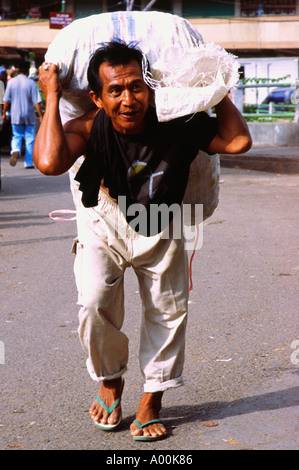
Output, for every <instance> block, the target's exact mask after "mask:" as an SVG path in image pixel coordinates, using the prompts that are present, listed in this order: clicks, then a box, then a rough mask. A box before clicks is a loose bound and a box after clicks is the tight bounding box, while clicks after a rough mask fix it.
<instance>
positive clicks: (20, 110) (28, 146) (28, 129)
mask: <svg viewBox="0 0 299 470" xmlns="http://www.w3.org/2000/svg"><path fill="white" fill-rule="evenodd" d="M29 66H30V64H29V63H28V62H22V63H21V64H20V65H19V75H17V76H16V77H14V78H12V79H11V80H9V81H8V83H7V88H6V91H5V94H4V104H3V112H2V121H3V123H5V122H6V119H7V117H6V112H7V111H8V109H9V108H10V114H11V127H12V139H11V157H10V160H9V163H10V165H11V166H15V165H16V163H17V161H18V158H19V156H20V154H21V149H22V141H23V139H25V162H24V167H25V168H34V165H33V146H34V141H35V109H36V111H37V113H38V116H39V118H40V120H41V119H42V108H41V101H42V100H41V96H40V93H39V90H38V88H37V85H36V83H35V82H34V80H31V79H30V78H28V73H29Z"/></svg>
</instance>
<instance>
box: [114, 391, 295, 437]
mask: <svg viewBox="0 0 299 470" xmlns="http://www.w3.org/2000/svg"><path fill="white" fill-rule="evenodd" d="M296 406H299V386H298V387H292V388H287V389H284V390H279V391H275V392H269V393H264V394H261V395H255V396H250V397H244V398H240V399H237V400H232V401H229V402H224V401H223V402H222V401H215V402H208V403H202V404H194V405H185V406H182V405H179V406H170V407H165V408H163V410H162V414H161V419H162V420H165V423H166V424H167V426H169V427H177V426H180V425H182V424H185V423H189V424H190V423H192V422H203V421H204V422H206V421H216V420H221V419H225V418H229V417H233V416H240V415H246V414H249V413H255V412H257V411H269V410H278V409H282V408H291V407H296ZM134 419H135V416H128V417H126V418H125V419H124V421H123V426H122V428H123V427H127V426H129V425H130V424H131V423H132V421H133V420H134Z"/></svg>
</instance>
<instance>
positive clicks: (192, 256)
mask: <svg viewBox="0 0 299 470" xmlns="http://www.w3.org/2000/svg"><path fill="white" fill-rule="evenodd" d="M198 236H199V229H198V225H196V241H195V245H194V247H195V248H194V250H193V253H192V255H191V257H190V263H189V283H190V285H189V292H193V281H192V262H193V258H194V256H195V252H196V245H197V242H198Z"/></svg>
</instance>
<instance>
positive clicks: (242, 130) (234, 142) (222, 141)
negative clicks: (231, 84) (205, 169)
mask: <svg viewBox="0 0 299 470" xmlns="http://www.w3.org/2000/svg"><path fill="white" fill-rule="evenodd" d="M215 110H216V115H217V120H218V133H217V135H216V136H215V137H214V139H213V140H212V142H211V143H210V145H209V148H208V150H209V152H211V153H231V154H236V153H244V152H247V151H248V150H249V149H250V148H251V145H252V141H251V136H250V132H249V129H248V126H247V124H246V122H245V120H244V118H243V117H242V115H241V114H240V112H239V111H238V109H237V108H236V107H235V105H234V104H233V103H232V102H231V100H230V99H229V97H228V96H226V97H225V98H224V99H223V100H222V101H220V103H218V104H217V105H216V106H215Z"/></svg>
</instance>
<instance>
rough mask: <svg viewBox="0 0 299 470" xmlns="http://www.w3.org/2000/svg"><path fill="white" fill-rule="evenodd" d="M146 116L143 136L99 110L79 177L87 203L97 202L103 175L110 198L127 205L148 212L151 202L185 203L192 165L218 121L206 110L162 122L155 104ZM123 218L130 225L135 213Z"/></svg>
mask: <svg viewBox="0 0 299 470" xmlns="http://www.w3.org/2000/svg"><path fill="white" fill-rule="evenodd" d="M146 119H147V126H146V128H145V130H144V131H143V132H142V133H141V134H136V135H131V134H130V135H129V134H122V133H120V132H117V131H116V130H115V129H114V127H113V125H112V123H111V121H110V119H109V117H108V116H107V115H106V113H105V111H104V110H103V109H101V110H100V111H99V112H98V114H97V115H96V117H95V119H94V123H93V126H92V130H91V134H90V139H89V142H88V148H87V153H86V158H85V160H84V162H83V164H82V165H81V167H80V169H79V171H78V173H77V175H76V177H75V179H76V181H78V182H79V183H80V187H79V189H80V190H81V191H82V193H83V195H82V203H83V205H84V206H85V207H93V206H96V205H97V204H98V192H99V188H100V184H101V180H102V179H103V180H104V186H106V187H107V188H109V194H110V196H111V197H112V198H114V199H118V198H119V196H125V198H126V208H128V207H129V206H131V205H132V204H138V205H140V207H144V209H145V210H146V211H147V212H149V209H150V206H151V205H152V204H156V205H160V204H166V205H167V206H168V207H169V206H171V205H173V204H178V205H180V204H181V202H182V200H183V197H184V193H185V189H186V185H187V181H188V175H189V168H190V164H191V162H192V161H193V159H194V158H195V157H196V155H197V153H198V150H199V149H201V150H205V151H206V150H207V147H208V146H209V144H210V142H211V141H212V140H213V138H214V137H215V135H216V133H217V120H216V119H214V118H210V117H209V116H208V115H207V114H206V113H204V112H202V113H197V114H195V115H193V116H184V117H182V118H178V119H174V120H172V121H168V122H163V123H161V122H158V120H157V117H156V113H155V110H154V108H150V109H149V111H148V114H147V116H146ZM125 216H126V218H127V221H128V222H129V223H130V222H131V220H132V216H129V215H128V214H127V212H126V213H125ZM160 228H161V227H160Z"/></svg>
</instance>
